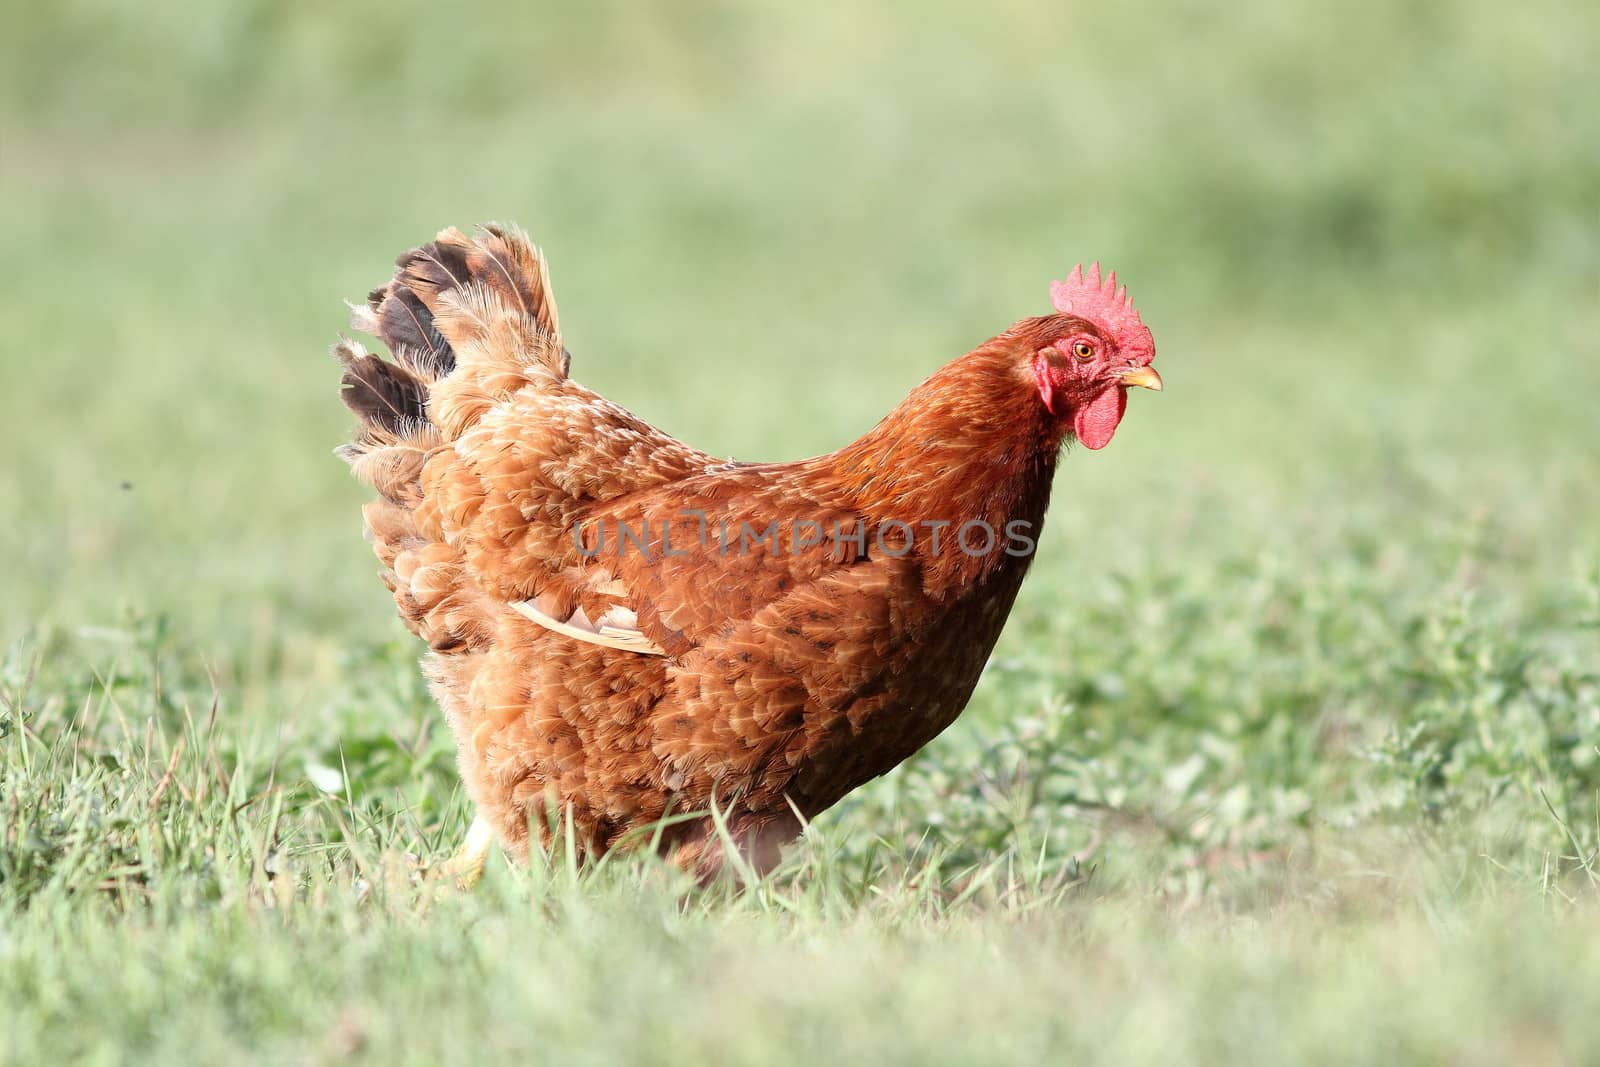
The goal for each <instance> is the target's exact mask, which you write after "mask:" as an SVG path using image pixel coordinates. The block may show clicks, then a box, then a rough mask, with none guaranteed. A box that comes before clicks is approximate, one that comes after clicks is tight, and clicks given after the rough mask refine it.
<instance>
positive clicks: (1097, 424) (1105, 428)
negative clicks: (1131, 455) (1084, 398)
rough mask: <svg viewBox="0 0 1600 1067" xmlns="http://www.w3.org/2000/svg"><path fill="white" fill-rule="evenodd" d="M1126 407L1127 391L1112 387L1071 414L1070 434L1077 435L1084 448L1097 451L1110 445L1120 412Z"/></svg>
mask: <svg viewBox="0 0 1600 1067" xmlns="http://www.w3.org/2000/svg"><path fill="white" fill-rule="evenodd" d="M1127 406H1128V391H1127V390H1126V389H1124V388H1122V386H1120V385H1114V386H1112V387H1111V388H1110V389H1107V390H1106V391H1105V392H1103V393H1101V394H1100V395H1099V396H1097V397H1095V398H1094V399H1093V400H1091V401H1089V402H1088V403H1087V404H1082V405H1080V406H1079V407H1078V408H1077V409H1076V410H1075V411H1073V413H1072V432H1073V433H1075V434H1077V435H1078V440H1080V441H1082V442H1083V447H1084V448H1090V449H1094V450H1096V451H1098V450H1099V449H1102V448H1104V447H1106V445H1108V444H1110V443H1111V435H1112V434H1114V433H1116V432H1117V423H1119V422H1121V421H1122V412H1123V411H1124V410H1125V409H1126V408H1127Z"/></svg>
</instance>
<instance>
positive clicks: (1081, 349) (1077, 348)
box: [1072, 341, 1094, 359]
mask: <svg viewBox="0 0 1600 1067" xmlns="http://www.w3.org/2000/svg"><path fill="white" fill-rule="evenodd" d="M1072 354H1073V355H1075V356H1077V357H1078V358H1079V359H1093V358H1094V346H1093V345H1091V344H1090V343H1089V342H1088V341H1079V342H1078V343H1077V344H1075V345H1073V346H1072Z"/></svg>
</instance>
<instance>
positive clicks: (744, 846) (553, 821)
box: [334, 227, 1161, 878]
mask: <svg viewBox="0 0 1600 1067" xmlns="http://www.w3.org/2000/svg"><path fill="white" fill-rule="evenodd" d="M398 265H399V269H398V271H397V272H396V274H395V276H394V278H393V280H392V281H390V282H389V283H388V284H387V285H385V286H384V287H382V288H380V289H377V290H375V291H374V292H373V293H372V294H371V297H370V299H369V301H368V303H367V304H366V305H365V306H360V307H357V308H356V309H355V311H354V314H353V320H352V321H353V324H354V326H355V327H356V328H357V329H359V330H361V331H364V332H366V333H368V334H371V335H373V336H376V337H377V338H379V339H380V340H382V342H383V343H384V345H386V346H387V347H388V349H389V352H390V353H391V355H392V356H393V360H392V361H386V360H383V359H381V358H379V357H378V356H375V355H370V354H368V353H367V352H366V351H365V350H364V349H363V348H362V347H361V346H360V345H359V344H357V343H355V342H352V341H342V342H341V343H340V344H339V345H337V346H336V347H335V349H334V351H335V354H336V355H337V356H338V358H339V359H340V361H341V362H342V363H343V365H344V379H343V397H344V401H345V403H346V404H347V405H348V406H349V407H350V409H351V410H352V411H354V412H355V413H356V415H357V416H359V418H360V420H361V431H360V435H359V437H358V439H357V440H356V441H355V442H354V443H352V444H350V445H347V446H345V447H343V448H341V449H340V450H339V451H340V453H341V455H343V457H344V458H345V459H346V460H348V461H349V462H350V464H351V466H352V467H353V468H354V471H355V473H356V475H357V476H358V477H360V478H361V479H362V480H363V481H366V482H367V483H369V484H370V485H372V486H373V487H375V488H376V489H377V490H378V492H379V494H380V497H379V499H377V500H375V501H373V502H372V503H370V504H368V505H367V506H366V509H365V517H366V522H367V527H368V530H369V533H370V537H371V540H372V543H373V546H374V548H375V550H376V552H377V555H378V558H379V559H380V560H382V562H383V564H384V566H385V568H387V569H386V570H385V572H384V575H383V576H384V580H385V582H386V583H387V585H388V586H389V588H390V589H391V590H392V591H393V592H394V598H395V602H396V604H397V605H398V606H399V609H400V615H401V617H402V618H403V619H404V620H405V623H406V625H407V626H408V627H409V628H410V629H411V630H412V632H413V633H415V634H417V635H418V636H419V637H421V638H423V639H424V640H425V641H427V643H428V646H429V652H428V655H427V656H426V658H425V660H424V671H425V672H426V674H427V676H428V678H429V680H430V681H431V683H432V689H433V692H434V695H435V696H436V698H437V699H438V701H439V704H440V706H441V708H442V709H443V711H444V714H445V718H446V719H447V721H448V722H449V725H450V729H451V731H452V733H453V735H454V737H455V740H456V745H457V748H458V750H459V760H460V767H461V774H462V778H463V781H464V782H465V784H466V789H467V792H468V794H469V795H470V796H471V798H472V800H473V801H474V802H475V803H476V805H477V812H478V818H477V821H476V822H475V823H474V827H473V830H472V832H471V834H470V835H469V840H468V844H467V848H466V849H465V850H464V852H463V854H462V856H461V857H460V858H459V860H458V862H457V870H458V873H461V874H463V875H464V876H467V877H471V876H473V875H474V874H475V872H476V871H477V870H479V869H481V864H482V860H483V858H484V856H485V855H486V852H487V848H488V846H489V845H490V843H491V841H492V840H494V839H498V840H499V841H500V842H502V843H503V844H504V845H505V846H506V847H507V848H508V849H509V850H510V851H511V853H512V854H513V855H515V856H518V857H525V856H526V854H527V851H528V848H529V844H530V837H531V835H538V836H540V837H542V838H545V839H548V837H549V835H550V834H551V833H552V832H553V830H552V828H557V827H570V828H571V832H572V834H573V836H574V844H575V847H576V848H578V850H579V851H580V852H581V853H583V854H585V855H597V854H600V853H603V852H605V851H606V850H608V849H611V848H614V847H618V846H621V845H625V844H627V843H630V842H647V841H651V840H654V841H655V842H657V844H658V847H660V848H661V849H662V851H663V852H664V853H665V854H667V855H669V856H670V857H671V858H672V860H673V861H674V862H676V863H678V864H680V865H681V866H683V867H685V868H686V869H689V870H692V871H694V872H695V873H696V874H697V875H698V876H700V877H702V878H708V877H711V876H713V875H714V874H715V873H716V872H717V871H718V870H719V869H720V867H721V866H722V863H723V859H724V856H723V845H724V842H725V841H729V840H731V841H733V842H735V843H737V845H738V847H739V848H740V849H741V851H742V852H743V853H744V854H745V856H746V857H747V859H748V860H749V863H750V865H751V866H753V867H754V868H755V869H757V870H765V869H767V868H769V867H770V866H771V865H772V864H773V863H774V862H775V861H776V859H777V857H778V851H779V847H780V846H781V845H782V844H783V842H785V841H787V840H789V839H790V838H792V837H793V836H794V835H795V834H796V833H797V832H798V830H799V827H800V826H801V820H802V819H809V818H810V817H811V816H813V815H815V814H816V813H818V812H820V811H822V810H824V809H825V808H827V807H828V806H829V805H831V804H833V803H834V802H836V801H837V800H839V798H840V797H842V796H844V795H845V794H846V793H848V792H849V791H850V790H852V789H854V788H855V787H856V786H858V785H860V784H862V783H863V782H865V781H867V780H869V779H871V778H873V777H875V776H877V775H880V774H883V773H884V772H885V771H887V770H889V769H890V768H892V767H894V766H895V765H896V764H898V763H899V762H900V761H901V760H903V759H905V758H906V757H907V756H909V755H911V754H912V753H913V752H915V751H917V749H919V748H921V747H922V746H923V745H925V744H927V743H928V741H930V740H931V739H932V738H933V737H935V736H936V735H937V734H938V733H939V732H940V731H941V730H943V729H944V728H945V727H946V726H948V725H949V724H950V723H951V722H952V721H953V720H954V719H955V717H956V716H957V715H958V714H959V713H960V712H961V709H962V708H963V707H964V706H965V705H966V703H967V700H968V698H969V697H970V696H971V694H972V690H973V687H974V685H976V683H977V680H978V676H979V673H980V672H981V670H982V668H983V665H984V662H985V660H986V659H987V658H988V655H989V652H990V649H991V648H992V647H993V646H994V643H995V639H996V638H997V637H998V636H999V634H1000V630H1001V627H1002V626H1003V625H1004V624H1005V620H1006V616H1007V614H1008V613H1009V612H1010V610H1011V605H1012V601H1013V600H1014V599H1015V597H1016V595H1017V589H1018V587H1019V585H1020V584H1021V582H1022V578H1023V575H1024V574H1025V573H1026V571H1027V569H1028V564H1029V562H1030V560H1031V557H1032V549H1033V546H1034V544H1035V543H1036V541H1037V538H1038V536H1039V531H1040V527H1041V524H1042V522H1043V519H1044V513H1045V507H1046V505H1047V503H1048V501H1049V497H1050V483H1051V478H1052V476H1053V475H1054V473H1055V467H1056V460H1057V457H1058V455H1059V454H1060V452H1061V449H1062V445H1063V444H1064V442H1066V441H1067V440H1068V439H1069V438H1071V437H1074V436H1075V437H1077V438H1078V439H1079V440H1080V441H1082V442H1083V443H1084V444H1085V445H1086V446H1088V447H1090V448H1101V447H1104V445H1105V444H1106V443H1107V442H1108V441H1109V440H1110V438H1111V434H1112V432H1113V431H1114V430H1115V429H1116V426H1117V422H1118V420H1119V419H1120V418H1121V416H1122V412H1123V407H1124V404H1125V402H1126V392H1127V388H1128V387H1129V386H1134V385H1138V386H1144V387H1147V388H1153V389H1159V388H1160V387H1161V380H1160V378H1159V377H1158V376H1157V375H1156V373H1155V371H1154V370H1153V369H1152V368H1151V367H1150V366H1149V364H1150V361H1151V360H1152V359H1153V358H1154V355H1155V348H1154V344H1153V341H1152V340H1151V337H1150V333H1149V331H1148V330H1147V329H1146V328H1145V327H1144V326H1143V324H1142V323H1140V321H1139V318H1138V315H1137V313H1135V312H1134V310H1133V307H1132V304H1131V302H1129V300H1128V298H1127V294H1126V290H1118V289H1117V288H1116V283H1115V276H1112V277H1111V278H1109V279H1107V280H1104V281H1102V279H1101V277H1100V274H1099V269H1098V267H1096V268H1095V269H1094V270H1092V271H1091V272H1089V273H1088V274H1087V275H1085V274H1084V273H1083V272H1082V271H1081V270H1080V271H1074V272H1073V274H1072V275H1071V276H1070V277H1069V278H1068V280H1067V281H1065V282H1058V283H1056V286H1055V288H1054V290H1053V292H1052V296H1053V298H1054V303H1055V306H1056V312H1055V313H1054V314H1051V315H1046V316H1041V317H1038V318H1030V319H1025V320H1023V321H1021V322H1018V323H1016V324H1015V325H1013V326H1012V327H1011V328H1010V329H1008V330H1006V331H1005V332H1003V333H1001V334H999V335H998V336H996V337H995V338H993V339H991V340H989V341H986V342H984V343H983V344H982V345H979V346H978V347H977V348H976V349H974V350H973V351H971V352H969V353H967V354H966V355H964V356H962V357H960V358H959V359H956V360H954V361H953V362H951V363H949V364H948V365H946V366H945V367H944V368H943V369H941V370H939V371H938V372H937V373H935V374H934V375H933V376H932V377H930V378H929V379H928V380H927V381H925V382H923V383H922V384H921V385H920V386H918V387H917V388H916V389H915V390H913V391H912V392H911V394H910V395H909V396H908V397H907V398H906V399H905V400H904V401H903V402H902V403H901V404H900V405H899V406H898V407H897V408H895V410H894V411H892V412H891V413H890V414H889V415H888V416H887V417H886V418H884V419H883V421H882V422H880V423H879V424H878V425H877V426H876V427H874V428H873V429H872V430H871V431H869V432H868V433H867V434H866V435H864V436H863V437H861V438H860V439H859V440H857V441H855V442H853V443H852V444H849V445H847V446H845V447H844V448H842V449H840V450H839V451H837V452H834V453H831V454H829V455H826V456H819V457H817V458H815V459H808V460H802V461H799V462H796V463H773V464H765V463H758V464H750V463H734V462H729V461H723V460H718V459H716V458H714V457H712V456H709V455H707V454H706V453H704V452H701V451H699V450H697V449H694V448H691V447H689V446H688V445H685V444H683V443H682V442H680V441H678V440H676V439H674V438H672V437H669V436H668V435H667V434H665V433H662V432H661V431H660V430H657V429H655V428H654V427H652V426H649V425H647V424H646V423H644V422H643V421H641V420H640V419H638V418H636V417H634V416H633V415H631V414H629V413H628V412H627V411H625V410H623V409H622V408H621V407H619V406H617V405H616V404H614V403H612V402H611V401H609V400H606V399H605V398H603V397H601V396H599V395H597V394H596V393H594V392H592V391H590V390H588V389H586V388H584V387H583V386H581V385H579V384H578V383H577V382H575V381H573V380H572V379H571V378H569V377H568V376H567V367H568V363H569V355H568V353H567V351H566V349H565V348H564V347H563V345H562V341H561V329H560V323H559V320H558V318H557V315H556V306H555V300H554V298H553V296H552V295H551V291H550V281H549V275H548V272H547V269H546V266H545V262H544V259H543V257H542V256H541V255H540V253H539V251H538V250H537V249H535V248H534V247H533V246H532V245H531V244H530V243H529V242H528V241H527V239H526V237H525V236H524V235H522V234H521V233H520V232H518V231H516V230H512V229H504V228H499V227H487V228H485V229H484V230H482V231H481V232H480V234H479V235H478V236H477V237H475V238H469V237H467V236H465V235H463V234H461V233H460V232H458V231H455V230H446V231H444V232H443V233H440V234H439V235H438V237H437V238H435V239H434V241H433V243H431V244H428V245H426V246H424V247H422V248H419V249H416V250H414V251H412V252H409V253H407V254H405V255H404V256H402V257H401V258H400V260H399V261H398ZM713 809H715V810H716V811H718V812H719V813H720V814H721V816H722V822H723V826H724V828H725V830H726V833H725V834H722V833H718V832H716V830H715V822H714V820H713V819H712V817H711V816H710V814H709V813H710V812H711V811H712V810H713ZM666 816H676V817H677V818H671V819H664V817H666Z"/></svg>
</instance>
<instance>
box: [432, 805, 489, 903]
mask: <svg viewBox="0 0 1600 1067" xmlns="http://www.w3.org/2000/svg"><path fill="white" fill-rule="evenodd" d="M493 850H494V829H493V827H491V826H490V825H489V822H488V820H487V819H485V818H484V817H483V816H482V815H478V816H476V817H474V818H473V820H472V825H471V826H470V827H468V828H467V839H466V840H465V841H463V842H462V843H461V848H460V849H459V850H458V851H457V852H456V854H455V855H454V856H452V857H451V858H450V859H449V860H448V861H446V862H445V863H444V864H443V865H442V866H441V867H440V868H439V874H440V875H441V876H442V877H445V878H450V879H453V880H454V881H455V884H456V887H457V888H459V889H471V888H472V887H473V886H475V885H477V884H478V880H479V879H480V878H482V877H483V868H484V864H486V863H488V862H489V853H490V852H492V851H493Z"/></svg>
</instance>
